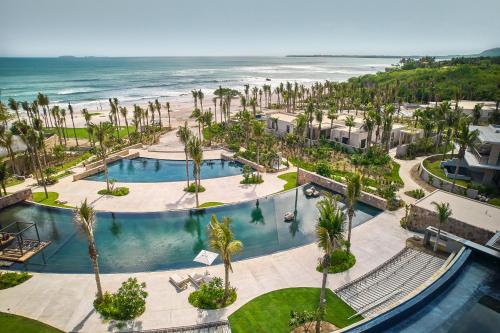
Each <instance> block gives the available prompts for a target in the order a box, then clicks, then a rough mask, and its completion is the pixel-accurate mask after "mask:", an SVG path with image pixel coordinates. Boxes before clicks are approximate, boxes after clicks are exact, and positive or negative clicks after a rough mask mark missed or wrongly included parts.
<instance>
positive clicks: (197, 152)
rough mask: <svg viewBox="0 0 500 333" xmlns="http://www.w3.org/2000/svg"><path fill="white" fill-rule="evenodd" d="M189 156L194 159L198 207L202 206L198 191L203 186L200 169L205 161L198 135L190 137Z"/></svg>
mask: <svg viewBox="0 0 500 333" xmlns="http://www.w3.org/2000/svg"><path fill="white" fill-rule="evenodd" d="M188 146H189V156H191V159H192V160H193V175H194V178H195V179H194V184H195V187H194V188H195V192H194V193H195V196H196V207H199V206H200V202H199V200H198V192H199V189H200V186H201V179H200V171H201V163H202V162H203V149H202V147H201V141H200V140H199V139H198V138H196V137H193V136H192V137H191V138H190V139H189V143H188Z"/></svg>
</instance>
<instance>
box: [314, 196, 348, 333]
mask: <svg viewBox="0 0 500 333" xmlns="http://www.w3.org/2000/svg"><path fill="white" fill-rule="evenodd" d="M318 210H319V217H318V223H317V224H316V238H317V243H318V246H319V248H320V249H321V250H323V252H324V255H323V258H322V260H321V264H322V267H323V281H322V283H321V293H320V297H319V308H320V311H321V312H322V311H323V309H324V307H325V292H326V281H327V279H328V267H329V266H330V260H331V257H332V253H333V251H335V249H336V248H337V246H338V244H339V242H340V241H341V240H342V239H343V232H344V222H345V214H344V212H343V211H342V209H341V208H340V207H338V205H337V200H336V198H335V197H334V196H333V195H332V194H331V193H329V192H327V193H325V196H324V197H323V199H321V201H320V202H318ZM320 327H321V319H320V318H318V320H317V322H316V333H319V332H320Z"/></svg>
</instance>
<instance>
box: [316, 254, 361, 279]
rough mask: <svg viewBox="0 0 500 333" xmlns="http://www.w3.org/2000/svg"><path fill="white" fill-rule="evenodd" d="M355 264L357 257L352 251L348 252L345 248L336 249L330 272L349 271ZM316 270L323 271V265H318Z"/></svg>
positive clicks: (329, 268)
mask: <svg viewBox="0 0 500 333" xmlns="http://www.w3.org/2000/svg"><path fill="white" fill-rule="evenodd" d="M354 264H356V257H355V256H354V255H353V254H352V253H348V252H347V251H344V250H336V251H334V252H333V253H332V258H331V261H330V267H328V273H329V274H332V273H340V272H344V271H347V270H348V269H349V268H351V267H352V266H354ZM316 270H317V271H318V272H323V267H322V266H321V265H318V266H317V267H316Z"/></svg>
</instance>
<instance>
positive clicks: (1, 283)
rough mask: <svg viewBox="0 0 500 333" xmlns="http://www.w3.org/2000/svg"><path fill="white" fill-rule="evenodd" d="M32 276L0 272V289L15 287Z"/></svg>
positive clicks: (23, 273) (22, 273)
mask: <svg viewBox="0 0 500 333" xmlns="http://www.w3.org/2000/svg"><path fill="white" fill-rule="evenodd" d="M31 277H32V275H30V274H28V273H26V272H21V273H17V272H5V273H2V272H0V289H7V288H12V287H15V286H17V285H19V284H21V283H23V282H24V281H27V280H29V279H31Z"/></svg>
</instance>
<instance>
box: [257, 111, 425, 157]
mask: <svg viewBox="0 0 500 333" xmlns="http://www.w3.org/2000/svg"><path fill="white" fill-rule="evenodd" d="M351 115H352V116H354V126H352V127H351V128H350V129H349V127H348V126H346V125H345V120H346V118H347V117H348V116H349V115H346V114H342V115H339V117H338V118H337V119H335V120H334V121H333V122H332V121H331V120H330V119H328V118H326V117H325V119H324V120H323V121H322V122H321V128H320V126H319V123H318V122H317V121H316V120H314V121H313V122H312V127H313V129H312V131H313V133H312V138H313V141H317V140H318V139H319V138H320V137H322V138H326V139H328V140H330V141H334V142H338V143H341V144H343V145H346V146H349V147H352V148H357V149H364V148H366V147H367V145H368V131H367V130H366V129H365V128H364V121H363V118H362V117H360V116H355V114H354V113H353V114H351ZM295 119H296V115H292V114H287V113H280V112H278V113H273V114H270V115H269V116H268V118H267V128H268V130H269V131H270V132H272V133H274V134H275V135H276V136H278V137H283V136H285V135H286V134H288V133H292V132H293V129H294V126H295ZM320 131H321V133H320ZM418 135H419V133H413V132H409V131H407V130H406V126H405V125H403V124H394V125H393V126H392V132H391V139H390V142H391V144H390V146H391V147H394V146H397V145H399V144H403V143H410V142H413V141H414V140H415V138H416V137H418ZM309 137H310V135H308V138H309ZM381 140H382V132H381V130H380V135H379V138H378V141H376V133H375V130H374V131H373V133H372V143H380V142H381Z"/></svg>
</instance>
